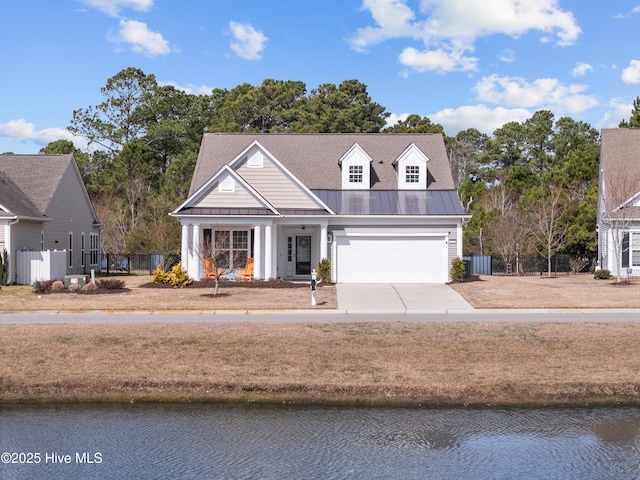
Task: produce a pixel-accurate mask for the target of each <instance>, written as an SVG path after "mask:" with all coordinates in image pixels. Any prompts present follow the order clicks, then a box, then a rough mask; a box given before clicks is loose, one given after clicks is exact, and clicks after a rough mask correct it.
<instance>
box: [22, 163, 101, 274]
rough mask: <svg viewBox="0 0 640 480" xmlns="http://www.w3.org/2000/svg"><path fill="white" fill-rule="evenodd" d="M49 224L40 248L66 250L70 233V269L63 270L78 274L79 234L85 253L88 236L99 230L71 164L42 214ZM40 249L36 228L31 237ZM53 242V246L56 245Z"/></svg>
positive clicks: (38, 234)
mask: <svg viewBox="0 0 640 480" xmlns="http://www.w3.org/2000/svg"><path fill="white" fill-rule="evenodd" d="M46 214H47V216H48V217H49V218H51V221H49V222H45V223H44V224H43V228H42V230H44V249H45V250H66V249H67V248H68V244H69V232H72V233H73V266H72V267H71V268H67V270H68V271H67V273H69V274H74V273H82V272H83V271H84V267H82V262H81V258H80V257H81V245H80V242H81V234H82V233H83V232H84V234H85V253H86V254H89V249H90V246H91V243H90V234H91V233H99V231H100V229H99V228H98V227H97V226H96V225H94V220H95V219H94V216H93V209H92V206H91V204H90V202H89V199H88V197H87V196H86V193H85V189H84V185H83V184H82V179H81V178H80V177H79V175H78V173H77V170H76V169H75V168H74V165H73V164H69V167H68V168H67V170H66V171H65V173H64V175H63V177H62V180H61V181H60V185H59V187H58V189H57V190H56V192H55V193H54V195H53V198H52V200H51V202H50V203H49V208H48V210H47V212H46ZM34 240H35V242H36V246H35V247H34V248H37V249H40V229H38V231H37V232H36V234H35V238H34ZM56 241H57V243H56Z"/></svg>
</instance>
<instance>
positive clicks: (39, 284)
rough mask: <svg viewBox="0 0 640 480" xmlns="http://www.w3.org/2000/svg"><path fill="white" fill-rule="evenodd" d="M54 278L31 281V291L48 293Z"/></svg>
mask: <svg viewBox="0 0 640 480" xmlns="http://www.w3.org/2000/svg"><path fill="white" fill-rule="evenodd" d="M53 282H54V280H36V281H35V282H33V288H32V291H33V292H34V293H49V292H50V291H51V285H53Z"/></svg>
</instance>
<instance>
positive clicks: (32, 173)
mask: <svg viewBox="0 0 640 480" xmlns="http://www.w3.org/2000/svg"><path fill="white" fill-rule="evenodd" d="M99 227H100V225H99V222H98V219H97V217H96V214H95V211H94V210H93V205H92V204H91V201H90V199H89V196H88V194H87V191H86V189H85V186H84V183H83V181H82V177H81V176H80V171H79V170H78V166H77V165H76V162H75V160H74V158H73V155H71V154H69V155H0V251H2V249H3V248H4V249H6V250H7V252H8V254H9V267H10V270H9V283H13V282H15V281H16V271H17V270H16V263H15V259H16V252H17V251H20V250H37V251H45V250H66V251H67V273H68V274H74V273H83V272H85V271H87V270H88V269H89V267H93V266H97V265H98V263H99V261H100V255H99V254H100V228H99Z"/></svg>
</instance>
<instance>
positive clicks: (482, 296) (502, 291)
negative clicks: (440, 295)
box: [452, 274, 640, 309]
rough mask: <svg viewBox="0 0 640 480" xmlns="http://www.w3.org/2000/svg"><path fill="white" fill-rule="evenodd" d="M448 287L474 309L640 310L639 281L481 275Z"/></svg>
mask: <svg viewBox="0 0 640 480" xmlns="http://www.w3.org/2000/svg"><path fill="white" fill-rule="evenodd" d="M452 287H453V288H454V289H455V290H456V291H457V292H459V293H460V294H461V295H462V296H463V297H464V298H466V299H467V301H468V302H469V303H471V305H473V306H474V307H475V308H570V309H575V308H640V279H632V281H631V282H623V283H622V284H617V283H616V280H615V279H611V280H596V279H595V278H594V277H593V275H589V274H583V275H565V276H558V277H551V278H549V277H545V276H539V275H536V276H522V277H520V276H498V275H493V276H485V275H483V276H480V277H477V278H474V279H473V280H472V281H468V282H463V283H457V284H452Z"/></svg>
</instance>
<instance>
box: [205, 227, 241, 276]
mask: <svg viewBox="0 0 640 480" xmlns="http://www.w3.org/2000/svg"><path fill="white" fill-rule="evenodd" d="M203 237H204V238H203V243H204V245H203V248H204V255H205V257H207V256H214V255H215V256H216V258H217V262H216V263H217V264H218V266H219V267H222V268H244V267H245V266H246V265H247V258H248V257H249V230H246V229H241V230H240V229H238V230H236V229H215V230H214V229H211V228H205V229H203Z"/></svg>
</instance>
